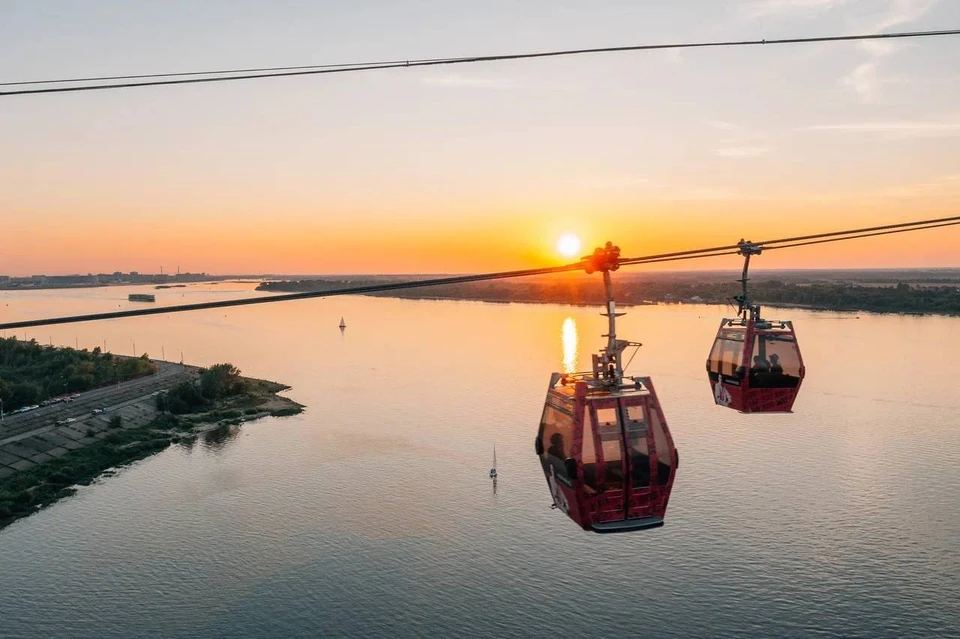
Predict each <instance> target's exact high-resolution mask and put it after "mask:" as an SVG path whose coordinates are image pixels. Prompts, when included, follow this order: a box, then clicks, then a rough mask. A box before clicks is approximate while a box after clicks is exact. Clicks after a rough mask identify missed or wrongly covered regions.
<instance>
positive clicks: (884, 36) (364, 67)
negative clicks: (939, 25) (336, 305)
mask: <svg viewBox="0 0 960 639" xmlns="http://www.w3.org/2000/svg"><path fill="white" fill-rule="evenodd" d="M954 35H960V29H941V30H937V31H902V32H897V33H869V34H856V35H839V36H818V37H806V38H775V39H770V40H767V39H762V40H715V41H707V42H678V43H666V44H641V45H631V46H619V47H596V48H586V49H561V50H555V51H539V52H532V53H511V54H505V55H485V56H469V57H459V58H425V59H416V60H394V61H388V62H373V63H367V64H363V63H359V64H344V65H334V66H333V67H331V68H314V69H302V70H294V69H291V70H287V71H266V70H265V71H264V72H260V71H257V72H252V73H247V72H242V73H239V74H236V75H215V76H213V77H183V78H179V79H154V80H148V81H147V82H115V83H110V84H83V85H78V86H61V87H44V88H31V89H17V90H14V91H3V92H0V97H10V96H15V95H37V94H46V93H68V92H77V91H105V90H110V89H129V88H136V87H155V86H170V85H179V84H201V83H210V82H233V81H237V80H259V79H264V78H281V77H295V76H307V75H327V74H332V73H357V72H361V71H377V70H383V69H400V68H411V67H434V66H443V65H452V64H469V63H485V62H501V61H506V60H531V59H536V58H558V57H567V56H578V55H593V54H601V53H625V52H631V51H634V52H635V51H657V50H668V49H704V48H728V47H745V46H758V45H759V46H764V45H787V44H812V43H824V42H855V41H864V40H890V39H903V38H929V37H937V36H954ZM265 69H266V68H265ZM192 73H203V72H189V74H192ZM211 73H214V74H216V73H230V72H211ZM153 75H156V76H166V75H168V74H153ZM169 75H184V76H185V75H188V73H184V74H169ZM104 77H105V78H107V77H111V76H104ZM138 77H143V78H144V79H146V78H148V77H149V74H143V75H141V76H138ZM44 82H51V81H48V80H40V81H38V83H44ZM52 82H56V81H52ZM65 82H69V80H68V81H65ZM18 84H36V83H32V82H26V81H24V82H19V83H18Z"/></svg>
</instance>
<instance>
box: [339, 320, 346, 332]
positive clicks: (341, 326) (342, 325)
mask: <svg viewBox="0 0 960 639" xmlns="http://www.w3.org/2000/svg"><path fill="white" fill-rule="evenodd" d="M346 327H347V323H346V322H344V321H343V318H342V317H341V318H340V330H341V331H342V330H343V329H345V328H346Z"/></svg>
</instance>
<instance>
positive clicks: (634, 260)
mask: <svg viewBox="0 0 960 639" xmlns="http://www.w3.org/2000/svg"><path fill="white" fill-rule="evenodd" d="M940 224H942V225H943V226H953V225H956V224H960V215H957V216H953V217H942V218H936V219H931V220H918V221H915V222H898V223H896V224H884V225H882V226H871V227H867V228H861V229H851V230H847V231H833V232H830V233H815V234H813V235H798V236H795V237H787V238H782V239H776V240H763V241H761V242H751V244H754V245H756V246H760V247H762V248H763V249H765V250H769V249H772V248H775V246H776V245H778V244H782V243H793V242H803V241H806V240H815V239H820V238H827V237H835V238H838V240H840V239H854V238H845V237H843V236H846V235H855V234H859V233H871V232H874V231H887V230H896V229H900V230H901V232H902V230H922V228H924V227H926V226H928V225H940ZM913 227H917V228H916V229H914V228H913ZM797 246H802V245H801V244H797ZM739 248H740V245H739V244H727V245H725V246H712V247H710V248H702V249H692V250H689V251H675V252H672V253H659V254H657V255H646V256H643V257H627V258H621V259H620V264H621V265H631V264H645V263H649V262H651V261H653V262H656V261H659V260H661V259H664V258H672V257H680V256H687V255H691V256H700V257H713V255H712V254H717V255H727V254H729V253H724V251H732V252H733V253H736V252H737V251H738V250H739Z"/></svg>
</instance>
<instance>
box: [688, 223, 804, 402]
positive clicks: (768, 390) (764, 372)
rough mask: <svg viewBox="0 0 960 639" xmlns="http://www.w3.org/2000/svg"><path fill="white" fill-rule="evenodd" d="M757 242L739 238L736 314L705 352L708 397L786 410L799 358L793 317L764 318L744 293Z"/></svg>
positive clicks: (799, 377)
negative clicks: (740, 272)
mask: <svg viewBox="0 0 960 639" xmlns="http://www.w3.org/2000/svg"><path fill="white" fill-rule="evenodd" d="M761 250H762V249H761V247H759V246H758V245H756V244H752V243H750V242H744V241H743V240H740V254H741V255H743V256H744V258H745V259H744V264H743V277H742V278H741V280H740V282H741V283H742V286H743V294H742V295H741V296H738V297H736V298H735V299H736V300H737V302H738V304H739V308H738V315H739V316H738V317H736V318H733V319H729V318H725V319H724V320H723V321H721V322H720V329H719V330H718V331H717V337H716V339H715V340H714V342H713V348H712V349H711V350H710V355H709V356H708V357H707V375H708V377H709V378H710V387H711V389H712V390H713V399H714V401H715V402H716V403H717V404H718V405H720V406H726V407H728V408H733V409H735V410H738V411H740V412H742V413H788V412H790V410H791V409H792V408H793V402H794V400H795V399H796V398H797V393H798V392H799V391H800V383H801V382H802V381H803V376H804V368H803V358H802V357H801V356H800V348H799V346H798V345H797V336H796V334H795V333H794V330H793V323H792V322H789V321H784V320H765V319H762V318H761V317H760V307H759V306H758V305H756V304H752V303H751V302H750V299H749V296H748V294H747V269H748V268H749V266H750V256H751V255H759V254H760V251H761Z"/></svg>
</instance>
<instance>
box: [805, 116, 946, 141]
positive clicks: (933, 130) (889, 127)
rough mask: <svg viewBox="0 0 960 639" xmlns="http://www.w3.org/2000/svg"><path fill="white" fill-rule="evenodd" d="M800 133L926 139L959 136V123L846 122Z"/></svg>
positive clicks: (909, 121) (818, 126)
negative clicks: (834, 133) (813, 132)
mask: <svg viewBox="0 0 960 639" xmlns="http://www.w3.org/2000/svg"><path fill="white" fill-rule="evenodd" d="M799 130H800V131H826V132H837V133H864V134H873V135H882V136H885V137H888V138H891V139H904V138H926V137H941V136H955V135H960V121H941V122H922V121H916V120H899V121H889V122H846V123H839V124H815V125H812V126H806V127H802V128H800V129H799Z"/></svg>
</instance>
